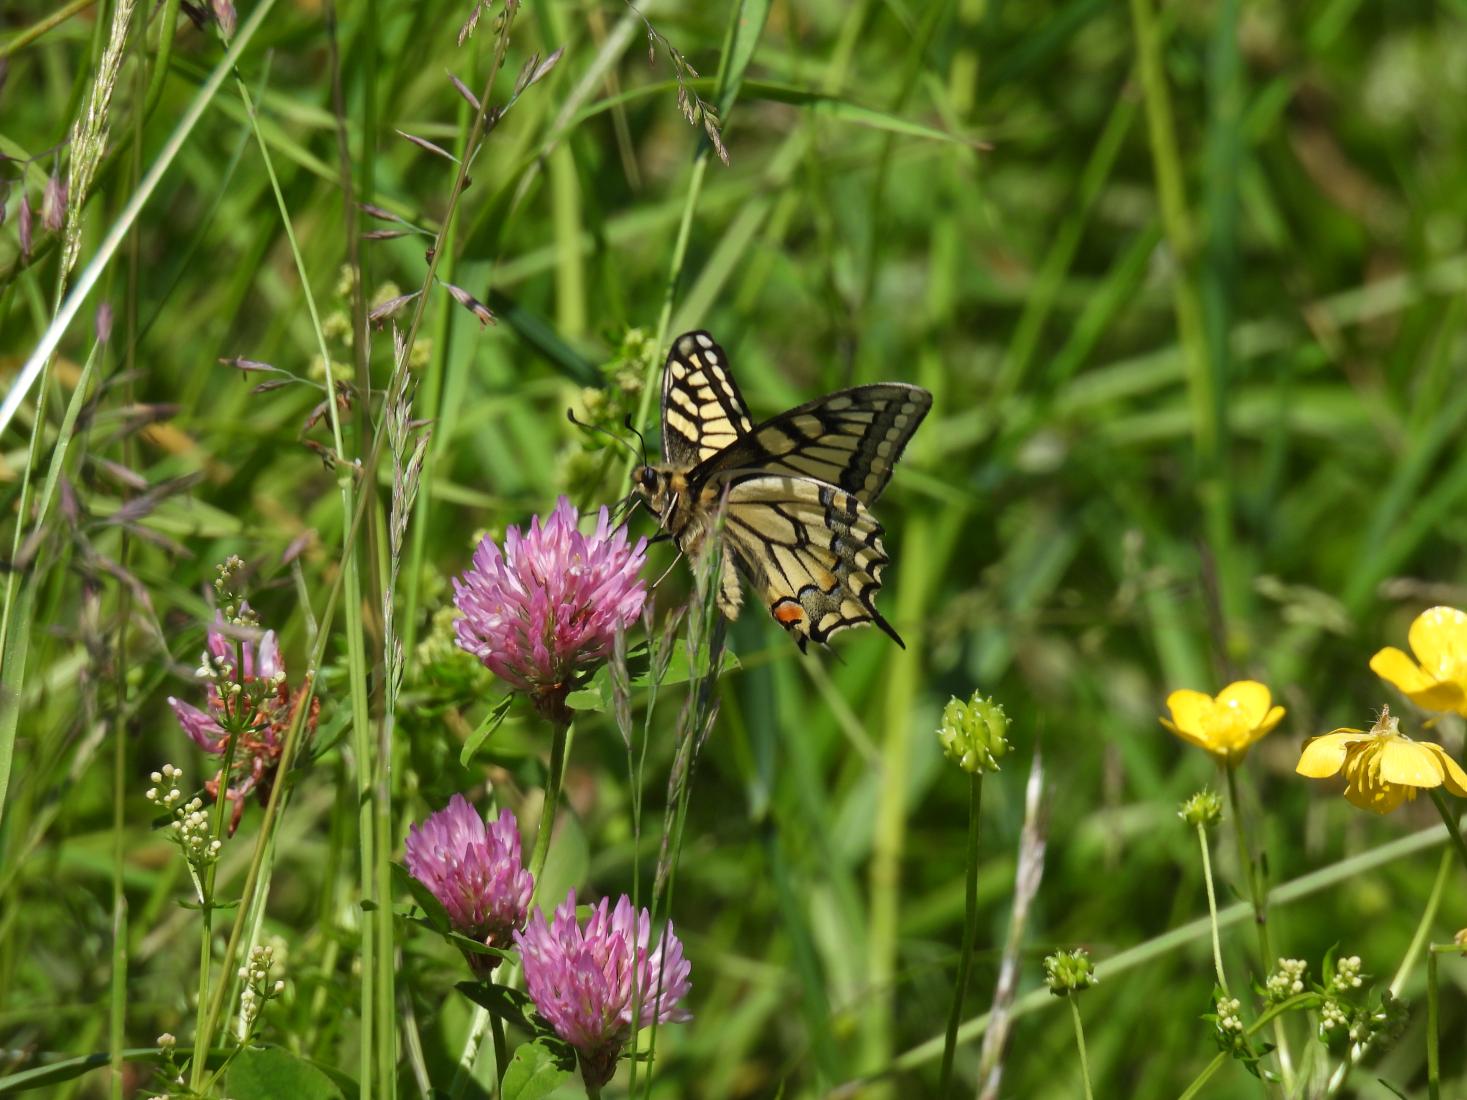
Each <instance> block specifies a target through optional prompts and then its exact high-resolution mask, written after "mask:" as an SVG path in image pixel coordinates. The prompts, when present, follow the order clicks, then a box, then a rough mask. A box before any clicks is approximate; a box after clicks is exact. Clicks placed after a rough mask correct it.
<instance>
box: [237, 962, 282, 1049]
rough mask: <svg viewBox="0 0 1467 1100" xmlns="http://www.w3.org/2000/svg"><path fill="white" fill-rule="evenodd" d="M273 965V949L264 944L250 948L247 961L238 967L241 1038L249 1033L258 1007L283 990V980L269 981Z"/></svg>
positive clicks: (257, 1012)
mask: <svg viewBox="0 0 1467 1100" xmlns="http://www.w3.org/2000/svg"><path fill="white" fill-rule="evenodd" d="M274 965H275V949H274V948H273V947H268V946H265V945H260V946H257V947H252V948H250V957H249V961H248V962H246V963H245V965H244V966H242V967H240V968H239V977H240V980H241V981H243V982H244V989H242V990H241V991H240V994H239V1034H240V1038H241V1039H243V1038H245V1037H246V1036H248V1035H249V1033H250V1030H251V1029H252V1028H253V1027H254V1025H255V1020H257V1019H258V1018H259V1015H260V1009H262V1008H264V1007H265V1004H266V1003H267V1002H268V1001H270V1000H271V999H272V998H275V997H278V996H280V994H282V993H284V992H285V982H284V981H283V980H281V979H276V981H275V982H273V983H272V982H271V981H270V968H271V967H273V966H274Z"/></svg>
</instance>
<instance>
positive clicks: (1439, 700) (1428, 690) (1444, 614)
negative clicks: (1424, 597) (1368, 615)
mask: <svg viewBox="0 0 1467 1100" xmlns="http://www.w3.org/2000/svg"><path fill="white" fill-rule="evenodd" d="M1406 640H1407V642H1409V643H1410V645H1411V652H1412V653H1414V654H1415V655H1416V660H1414V661H1413V660H1412V659H1411V658H1410V657H1408V656H1407V655H1406V654H1405V653H1403V652H1401V650H1399V649H1397V648H1395V647H1394V646H1387V647H1386V648H1384V649H1382V650H1381V651H1380V652H1378V653H1377V654H1376V655H1375V656H1374V657H1372V658H1370V669H1371V671H1372V672H1374V673H1375V674H1376V675H1377V676H1379V677H1380V678H1381V679H1382V680H1385V681H1386V682H1387V683H1390V684H1394V685H1395V686H1396V687H1397V688H1399V689H1400V690H1401V692H1402V694H1404V695H1405V696H1406V698H1408V699H1410V700H1411V702H1413V703H1415V704H1416V705H1417V706H1418V707H1421V708H1423V709H1424V710H1435V711H1447V712H1454V713H1456V714H1460V715H1462V716H1464V717H1467V611H1460V610H1458V609H1457V608H1455V607H1432V608H1428V609H1427V610H1425V611H1423V612H1422V613H1421V614H1420V615H1417V616H1416V619H1415V621H1414V622H1412V624H1411V628H1410V629H1409V630H1408V631H1407V632H1406Z"/></svg>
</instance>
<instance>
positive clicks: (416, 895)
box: [392, 863, 453, 936]
mask: <svg viewBox="0 0 1467 1100" xmlns="http://www.w3.org/2000/svg"><path fill="white" fill-rule="evenodd" d="M392 886H393V889H394V890H397V891H402V890H406V891H407V892H408V894H410V895H411V896H412V899H413V901H415V902H417V904H418V908H419V909H421V910H422V911H423V915H424V916H425V917H427V918H428V924H429V926H430V927H432V929H433V931H435V932H437V933H439V934H440V935H445V936H446V935H447V934H448V933H449V932H452V931H453V922H452V921H450V920H449V919H448V910H447V909H445V908H443V903H442V902H441V901H439V900H438V899H437V898H436V897H434V896H433V891H431V890H429V889H428V888H427V887H426V886H424V885H423V884H422V883H421V882H419V881H418V880H417V879H415V878H413V876H412V874H411V873H410V872H409V871H408V869H407V868H406V867H404V866H403V865H402V864H401V863H394V864H393V865H392Z"/></svg>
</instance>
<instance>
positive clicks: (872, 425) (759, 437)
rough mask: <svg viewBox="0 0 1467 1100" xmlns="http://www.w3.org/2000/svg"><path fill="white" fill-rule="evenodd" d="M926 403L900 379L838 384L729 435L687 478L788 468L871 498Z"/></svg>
mask: <svg viewBox="0 0 1467 1100" xmlns="http://www.w3.org/2000/svg"><path fill="white" fill-rule="evenodd" d="M931 407H932V395H931V394H930V393H928V392H927V391H926V390H924V389H921V388H919V387H917V386H908V385H904V384H903V383H900V382H878V383H876V384H875V385H870V386H857V387H855V388H854V389H849V390H841V391H839V392H837V393H832V394H829V395H828V396H826V397H822V398H820V399H818V400H816V401H811V402H809V403H808V404H805V405H801V406H799V407H798V408H795V409H791V410H790V411H789V412H787V413H783V414H782V415H780V416H776V417H774V418H773V419H771V420H766V421H765V422H764V423H762V424H759V425H758V426H757V427H755V428H753V429H752V430H751V431H750V432H748V433H747V434H744V435H741V436H738V437H735V439H734V440H733V441H732V443H731V445H730V446H728V447H726V448H725V449H724V450H722V451H720V452H718V453H716V454H714V455H712V456H709V457H706V458H704V459H703V460H702V464H701V465H700V466H699V467H698V468H696V469H695V470H694V471H693V473H692V477H691V480H693V481H694V482H695V483H696V482H697V481H698V479H699V477H700V475H703V476H706V475H707V474H711V473H713V472H714V471H716V470H732V469H756V470H761V471H771V472H781V473H790V474H794V475H796V476H797V477H812V478H815V479H816V480H817V481H824V482H826V483H828V484H830V485H835V486H837V487H839V488H841V489H844V490H845V491H846V492H848V493H852V494H854V495H855V496H856V498H857V499H858V500H860V501H861V503H863V504H872V503H874V502H875V500H876V498H877V497H879V496H880V495H881V491H882V490H883V489H885V488H886V483H887V482H888V481H890V480H891V472H892V469H893V468H894V467H895V465H896V461H897V459H898V458H900V457H901V453H902V450H903V449H904V448H905V447H906V445H907V441H908V440H909V439H911V438H912V433H913V432H915V431H916V430H917V425H919V424H920V423H922V418H923V417H924V416H926V415H927V410H928V409H930V408H931Z"/></svg>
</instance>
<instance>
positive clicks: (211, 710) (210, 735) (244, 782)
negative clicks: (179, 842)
mask: <svg viewBox="0 0 1467 1100" xmlns="http://www.w3.org/2000/svg"><path fill="white" fill-rule="evenodd" d="M236 561H238V559H231V562H236ZM240 564H241V565H242V564H243V563H240ZM228 565H229V563H226V567H227V566H228ZM217 585H218V582H216V586H217ZM255 622H256V620H255V615H254V611H253V610H252V609H251V608H250V605H249V604H248V603H247V602H246V601H244V600H240V601H239V603H238V604H237V605H235V604H233V603H231V604H230V605H229V607H228V614H226V613H225V612H224V611H216V612H215V613H214V625H213V626H212V627H211V628H210V629H209V632H208V638H207V642H206V649H205V651H204V655H203V661H202V664H201V665H200V666H199V670H198V675H199V678H200V680H202V681H203V682H204V684H205V697H206V698H205V707H204V708H202V709H201V708H199V707H196V706H194V705H193V704H192V703H188V702H185V701H184V700H182V699H178V698H175V697H174V696H171V695H170V696H169V697H168V705H169V706H170V707H172V708H173V714H174V717H176V718H177V719H178V724H179V725H180V726H181V727H183V731H184V732H185V733H187V734H188V735H189V737H190V738H191V739H192V740H193V741H194V743H195V744H197V745H198V746H199V747H200V748H201V749H203V750H204V751H205V752H207V753H210V754H212V755H214V756H220V757H222V756H225V755H226V754H227V750H228V747H229V740H230V736H231V731H234V736H235V746H234V756H233V758H232V760H231V762H230V775H229V777H228V780H227V782H226V781H225V778H224V775H223V772H222V769H221V771H220V773H219V774H217V775H215V776H214V778H212V779H210V780H208V781H207V782H206V783H205V788H206V789H207V790H208V792H209V794H210V795H212V796H213V797H214V798H218V797H219V790H220V787H221V786H223V787H224V788H225V797H227V798H228V799H229V800H230V801H231V802H232V803H233V804H234V810H233V813H232V815H231V817H230V823H229V832H230V835H233V833H234V830H235V829H237V828H238V827H239V819H240V815H241V814H242V813H243V811H244V798H245V796H246V795H247V794H249V793H250V792H251V791H254V792H256V794H257V795H258V797H259V799H260V802H261V804H263V803H264V802H266V801H268V800H269V797H270V788H271V785H272V784H273V782H274V777H275V770H276V768H277V766H278V765H279V763H280V756H281V753H282V752H283V751H284V748H285V734H286V730H287V729H288V728H289V726H290V723H291V720H292V718H293V717H294V715H295V710H296V707H298V706H300V705H301V704H302V702H303V699H304V696H305V688H304V687H302V688H300V689H298V690H297V691H296V692H294V693H292V692H291V690H290V687H289V684H288V683H287V681H286V671H285V661H284V659H283V658H282V657H281V655H280V644H279V641H278V640H277V638H276V636H275V631H273V630H266V631H264V632H263V633H261V632H259V631H258V630H256V629H255V628H254V625H253V624H255ZM320 709H321V704H320V700H318V699H316V698H315V697H314V696H313V697H312V699H311V704H310V711H309V713H308V714H307V715H306V726H305V731H306V734H307V736H309V735H310V733H312V732H314V730H315V728H316V721H317V717H318V715H319V712H320Z"/></svg>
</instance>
